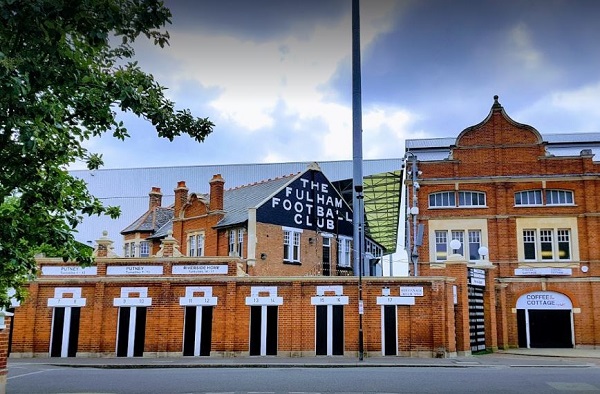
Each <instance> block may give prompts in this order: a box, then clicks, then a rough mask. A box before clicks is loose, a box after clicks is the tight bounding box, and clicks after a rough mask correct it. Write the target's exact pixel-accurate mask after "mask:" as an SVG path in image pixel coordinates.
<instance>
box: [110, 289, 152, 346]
mask: <svg viewBox="0 0 600 394" xmlns="http://www.w3.org/2000/svg"><path fill="white" fill-rule="evenodd" d="M132 294H137V295H138V296H139V297H130V295H132ZM113 305H114V306H117V307H119V318H118V322H117V346H116V347H117V348H116V353H117V357H141V356H143V355H144V341H145V339H146V311H147V309H148V307H149V306H151V305H152V298H149V297H148V288H147V287H123V288H121V297H120V298H115V299H114V302H113Z"/></svg>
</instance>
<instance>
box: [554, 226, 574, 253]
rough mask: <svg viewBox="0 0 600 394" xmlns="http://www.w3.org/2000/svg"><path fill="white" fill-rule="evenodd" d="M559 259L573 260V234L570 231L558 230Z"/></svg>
mask: <svg viewBox="0 0 600 394" xmlns="http://www.w3.org/2000/svg"><path fill="white" fill-rule="evenodd" d="M557 239H558V258H559V260H570V259H571V242H570V241H571V234H570V231H569V230H558V232H557Z"/></svg>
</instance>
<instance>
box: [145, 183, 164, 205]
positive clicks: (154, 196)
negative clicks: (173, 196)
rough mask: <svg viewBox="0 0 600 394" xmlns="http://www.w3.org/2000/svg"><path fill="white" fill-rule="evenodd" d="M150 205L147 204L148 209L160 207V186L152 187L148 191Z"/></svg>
mask: <svg viewBox="0 0 600 394" xmlns="http://www.w3.org/2000/svg"><path fill="white" fill-rule="evenodd" d="M148 195H149V196H150V205H149V206H148V210H150V211H151V210H152V209H154V208H156V207H160V206H161V204H162V193H161V192H160V187H153V188H152V190H151V191H150V193H149V194H148Z"/></svg>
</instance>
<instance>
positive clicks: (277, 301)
mask: <svg viewBox="0 0 600 394" xmlns="http://www.w3.org/2000/svg"><path fill="white" fill-rule="evenodd" d="M246 305H283V297H277V296H275V297H270V296H269V297H259V296H252V297H246Z"/></svg>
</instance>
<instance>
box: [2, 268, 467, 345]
mask: <svg viewBox="0 0 600 394" xmlns="http://www.w3.org/2000/svg"><path fill="white" fill-rule="evenodd" d="M99 260H100V261H99V264H104V265H108V266H111V265H115V264H117V261H116V260H117V259H99ZM177 260H178V259H170V260H169V262H164V263H163V264H164V266H165V268H166V269H165V270H164V274H163V275H159V276H136V277H126V276H105V275H104V274H100V270H99V274H98V275H97V276H94V277H92V276H88V277H69V278H61V277H46V276H41V277H39V278H38V279H37V280H36V281H35V282H32V283H31V284H30V285H29V293H30V297H29V299H28V300H27V301H26V302H24V303H23V304H22V306H20V307H18V308H17V310H16V312H15V320H14V322H15V330H14V334H13V342H12V356H13V357H30V356H47V355H48V352H49V348H50V342H51V338H50V332H51V325H52V315H53V310H54V308H53V307H49V306H48V299H49V298H53V297H55V289H56V288H58V287H61V288H64V287H70V288H73V287H74V288H81V297H83V298H85V299H86V304H85V306H84V307H81V313H80V332H79V342H78V352H77V355H78V356H103V355H104V356H106V355H115V351H116V340H117V321H118V313H119V308H118V307H115V306H114V305H113V302H114V300H115V299H116V298H119V297H121V296H122V294H121V290H122V288H124V287H127V288H132V287H136V288H137V287H142V288H147V292H148V294H147V297H150V298H152V305H151V306H149V307H148V309H147V325H146V336H145V346H144V354H145V355H146V356H157V355H158V356H165V355H171V356H173V355H181V352H182V343H183V334H182V333H183V324H184V307H183V306H180V305H179V298H180V297H183V296H184V295H185V292H186V287H187V286H202V287H210V288H211V289H212V296H213V297H217V299H218V303H217V305H216V306H215V307H214V309H213V325H212V346H211V355H214V356H233V355H245V354H248V352H249V338H250V331H249V330H250V324H249V321H250V307H249V306H248V305H246V298H247V297H249V296H250V292H251V289H252V288H253V287H256V286H263V287H265V286H266V287H269V288H270V287H276V288H277V296H279V297H282V298H283V304H282V305H281V306H280V307H279V309H278V315H279V317H278V339H277V349H278V355H280V356H302V355H314V354H315V313H316V312H315V306H314V305H312V304H311V297H313V296H316V295H317V287H318V286H341V287H342V288H343V295H344V296H347V297H348V298H349V304H348V305H345V306H344V307H343V308H344V318H343V320H344V354H345V355H347V356H356V354H357V352H358V325H359V318H358V282H357V280H358V279H357V278H356V277H289V278H287V277H286V278H281V277H261V278H257V277H235V276H214V275H205V276H198V275H181V276H176V277H175V276H173V275H172V274H171V271H170V267H171V265H172V264H176V263H177ZM185 260H186V261H187V260H189V259H185ZM44 264H50V262H49V260H45V262H44ZM56 264H59V263H56ZM141 264H147V263H145V262H144V261H142V262H141ZM101 272H106V267H104V268H103V270H102V271H101ZM443 273H444V272H443V270H442V271H440V274H438V275H437V276H435V277H419V278H372V277H371V278H363V300H364V305H365V308H364V315H363V329H364V347H365V351H366V354H367V355H378V354H381V344H382V338H381V335H382V334H381V324H382V323H381V308H382V307H381V305H378V304H377V297H378V296H381V295H382V290H383V289H384V288H389V289H391V290H390V291H391V295H392V296H399V292H400V290H399V288H400V286H417V287H422V288H423V296H422V297H415V304H414V305H399V306H398V307H397V322H398V331H397V335H398V349H399V352H400V353H399V354H400V355H409V356H410V355H419V356H436V355H438V354H441V355H442V356H451V355H455V354H456V351H457V347H456V342H455V338H456V336H455V327H454V326H455V321H456V319H455V316H454V306H453V301H452V283H454V282H455V280H456V278H450V277H446V276H443V275H441V274H443ZM457 273H458V274H460V275H462V276H464V274H462V273H459V272H458V271H457ZM465 274H466V273H465ZM132 296H133V297H137V296H138V294H133V295H132ZM440 352H441V353H440Z"/></svg>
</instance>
